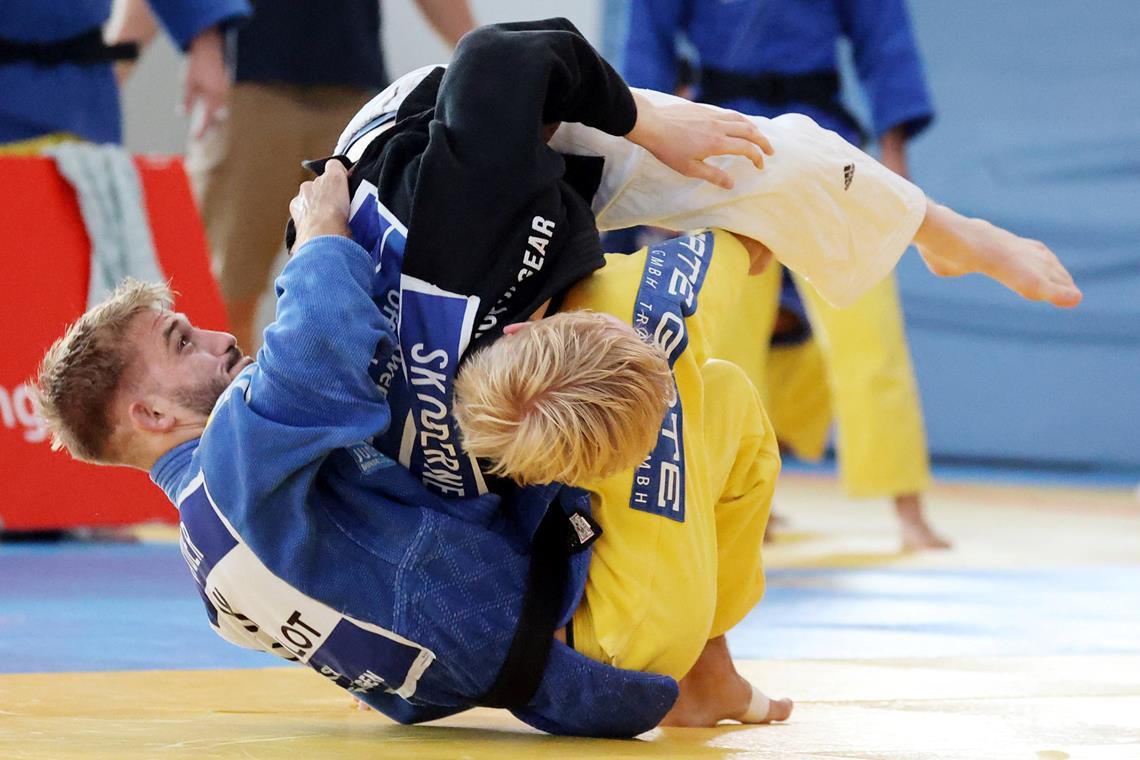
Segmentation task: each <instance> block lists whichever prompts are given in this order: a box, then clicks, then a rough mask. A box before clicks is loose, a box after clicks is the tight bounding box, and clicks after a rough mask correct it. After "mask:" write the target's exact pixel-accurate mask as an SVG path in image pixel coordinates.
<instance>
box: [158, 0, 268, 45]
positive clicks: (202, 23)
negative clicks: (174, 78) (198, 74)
mask: <svg viewBox="0 0 1140 760" xmlns="http://www.w3.org/2000/svg"><path fill="white" fill-rule="evenodd" d="M149 4H150V7H151V10H152V11H154V13H155V15H156V16H157V17H158V20H159V21H161V22H162V25H163V26H164V27H165V28H166V31H167V32H168V33H169V34H170V36H171V38H173V40H174V42H175V44H176V45H178V47H179V49H181V50H189V48H190V44H191V43H192V42H193V41H194V40H195V38H197V37H198V35H200V34H202V32H204V31H206V30H208V29H212V28H217V29H222V28H224V27H225V26H227V25H229V24H233V23H236V22H239V21H241V20H244V19H246V18H248V17H249V15H250V13H251V8H250V5H249V3H248V2H247V0H149Z"/></svg>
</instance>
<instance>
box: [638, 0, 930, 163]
mask: <svg viewBox="0 0 1140 760" xmlns="http://www.w3.org/2000/svg"><path fill="white" fill-rule="evenodd" d="M678 36H682V37H683V38H685V39H687V40H688V42H689V43H691V44H692V46H693V47H694V48H695V49H696V54H697V56H698V58H699V62H698V63H699V64H700V65H702V66H708V67H712V68H716V69H721V70H724V71H730V72H734V73H741V74H760V73H773V74H805V73H809V72H819V71H835V70H837V69H838V59H837V45H838V42H839V39H840V38H841V37H846V38H847V39H848V40H850V42H851V46H852V50H853V53H854V57H855V68H856V70H857V72H858V75H859V79H860V82H861V83H862V85H863V88H864V90H865V92H866V95H867V100H868V102H869V105H870V110H871V117H872V119H873V125H872V126H873V131H874V134H875V135H876V136H880V135H882V134H883V133H884V132H886V131H888V130H890V129H891V128H893V127H897V126H904V127H905V128H906V130H907V132H908V133H909V134H910V135H914V134H917V133H918V132H920V131H921V130H923V129H924V128H925V127H926V126H927V125H928V124H929V123H930V121H931V119H932V118H933V116H934V110H933V107H932V105H931V101H930V94H929V93H928V92H927V89H926V84H925V82H924V80H923V74H922V63H921V60H920V59H919V55H918V49H917V47H916V45H915V41H914V34H913V32H912V31H911V26H910V19H909V17H908V16H907V12H906V5H905V2H904V0H739V1H738V2H724V0H632V5H631V8H630V16H629V24H628V38H627V41H626V46H625V60H624V62H623V66H622V74H623V75H624V76H625V78H626V80H627V81H628V82H629V83H630V84H631V85H633V86H635V87H646V88H648V89H652V90H661V91H663V92H673V91H674V89H675V86H676V83H677V63H678V52H677V38H678ZM697 98H698V99H700V91H699V88H698V92H697ZM717 105H721V106H725V107H726V108H732V109H735V110H738V111H742V112H744V113H749V114H753V115H756V116H768V117H772V116H778V115H779V114H781V113H786V112H789V111H794V112H798V113H804V114H807V115H808V116H810V117H812V118H813V119H815V120H816V121H817V122H818V123H819V124H821V125H823V126H824V127H827V128H828V129H832V130H835V131H836V132H839V133H840V134H841V135H843V136H844V137H845V138H847V139H848V140H849V141H852V142H858V134H857V132H856V131H855V130H853V129H852V128H851V126H850V125H849V124H846V123H844V122H843V121H841V120H840V119H838V118H836V117H835V115H834V114H833V113H829V112H825V111H823V110H821V109H819V108H815V107H812V106H810V105H807V104H802V103H800V104H796V103H791V104H786V105H781V106H778V107H774V106H772V105H770V104H765V103H761V102H758V101H755V100H751V99H748V98H740V99H734V100H729V101H727V102H722V103H717Z"/></svg>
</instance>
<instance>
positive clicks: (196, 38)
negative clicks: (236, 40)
mask: <svg viewBox="0 0 1140 760" xmlns="http://www.w3.org/2000/svg"><path fill="white" fill-rule="evenodd" d="M129 2H130V0H127V2H122V0H119V1H118V2H116V3H115V8H114V18H112V0H102V1H100V0H88V1H87V2H82V3H78V2H75V0H10V1H9V2H7V3H4V6H3V12H2V13H0V153H9V154H14V153H34V152H38V151H39V149H40V148H42V147H44V146H46V145H49V144H51V143H53V142H59V141H61V140H66V139H80V140H88V141H91V142H97V143H118V142H121V141H122V114H121V112H120V109H119V88H118V85H117V83H116V81H115V73H114V71H113V69H112V64H113V63H114V62H115V61H125V60H128V59H131V58H133V57H134V56H136V55H137V52H138V49H137V46H135V45H133V44H131V43H134V42H136V41H137V40H138V38H137V37H134V36H132V31H133V29H135V28H137V27H136V26H135V24H136V22H131V23H129V24H125V23H124V21H125V19H126V18H127V16H128V15H129V14H128V7H127V6H128V5H129ZM153 5H154V10H155V12H156V13H157V14H158V17H159V20H160V21H161V22H162V24H163V26H164V27H165V28H166V30H167V31H168V32H169V33H170V36H171V37H172V38H173V40H174V42H175V44H176V45H178V47H179V48H180V49H181V50H182V51H183V52H185V53H186V56H187V79H186V82H185V95H184V97H185V100H186V101H187V102H195V101H198V100H200V99H203V98H207V97H208V93H212V92H215V91H216V90H217V89H218V88H219V87H224V86H225V78H224V74H225V68H224V66H223V65H222V61H223V45H222V31H223V30H225V29H226V28H228V27H230V26H232V25H234V24H235V23H236V22H239V21H241V20H242V19H244V18H246V17H247V16H248V15H249V12H250V8H249V3H247V2H246V0H153ZM104 25H106V29H104ZM149 27H150V29H151V34H153V30H154V24H153V22H150V24H149Z"/></svg>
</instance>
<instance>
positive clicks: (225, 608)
mask: <svg viewBox="0 0 1140 760" xmlns="http://www.w3.org/2000/svg"><path fill="white" fill-rule="evenodd" d="M374 275H375V265H374V262H373V259H372V258H371V257H370V255H369V253H368V252H367V251H365V250H364V249H363V248H361V247H360V246H359V245H357V244H356V243H354V242H352V241H351V240H348V239H347V238H339V237H323V238H317V239H316V240H313V241H310V242H309V243H307V244H306V245H304V246H302V247H301V248H300V249H299V250H297V251H296V252H295V253H294V255H293V257H292V259H291V260H290V261H289V263H288V265H287V266H286V267H285V270H284V272H283V273H282V275H281V277H280V278H279V279H278V281H277V295H278V307H277V320H276V321H275V322H274V323H273V324H272V325H271V326H270V327H269V328H268V329H267V330H266V333H265V344H264V346H263V348H262V349H261V351H260V352H259V354H258V357H257V363H256V364H254V365H252V366H250V367H249V368H247V369H246V370H245V371H243V372H242V373H241V375H239V377H238V378H237V379H236V380H235V381H234V383H233V384H231V386H230V387H229V388H228V389H227V391H226V392H225V393H224V394H223V396H222V397H221V399H219V401H218V403H217V405H216V406H215V409H214V412H213V414H212V416H211V418H210V421H209V423H208V424H207V426H206V429H205V432H204V433H203V435H202V437H201V438H199V439H196V440H193V441H190V442H188V443H185V444H183V445H181V446H179V447H177V448H175V449H173V450H171V451H170V452H168V453H167V454H165V455H164V456H163V457H162V458H161V459H160V460H159V461H158V462H157V463H156V464H155V466H154V468H153V469H152V471H151V477H152V478H153V479H154V481H155V482H156V483H157V484H158V485H159V486H161V487H162V488H163V490H164V491H165V492H166V494H167V495H168V496H169V497H170V499H171V500H172V501H174V503H175V504H177V505H178V507H179V512H180V518H181V544H182V553H183V556H184V557H185V559H186V561H187V563H188V564H189V566H190V568H191V570H192V572H193V574H194V577H195V580H196V581H197V584H198V587H199V590H200V592H201V595H202V598H203V601H204V602H205V605H206V609H207V613H208V615H209V618H210V621H211V623H212V625H213V626H214V627H215V629H216V630H217V631H218V633H220V634H221V635H222V636H224V637H225V638H227V639H228V640H230V641H232V642H234V643H236V644H239V645H241V646H246V647H250V648H254V649H260V650H263V651H270V652H275V653H276V654H278V655H280V656H283V657H285V658H287V659H293V660H298V661H300V662H302V663H304V664H306V665H308V666H309V667H311V668H313V669H314V670H316V671H318V672H319V673H321V674H322V675H324V676H325V677H327V678H329V679H330V680H332V681H334V682H335V683H337V684H338V685H340V686H342V687H343V688H345V689H348V690H349V691H352V692H353V693H355V694H356V695H357V696H359V697H360V698H361V699H363V700H364V701H366V702H367V703H368V704H370V705H371V706H372V707H374V708H376V709H377V710H379V711H381V712H383V713H384V714H386V715H388V716H389V717H392V718H394V719H395V720H398V721H401V722H419V721H425V720H433V719H435V718H439V717H443V716H446V715H449V714H452V713H455V712H458V711H461V710H463V709H465V708H468V707H471V706H474V705H475V704H477V702H478V700H479V698H480V697H481V696H482V695H483V694H485V693H486V692H487V690H488V689H489V688H490V686H491V684H492V683H493V682H494V679H495V677H496V675H497V674H498V671H499V668H500V666H501V663H502V662H503V660H504V658H505V656H506V652H507V649H508V647H509V645H510V642H511V638H512V635H513V634H514V631H515V628H516V624H517V621H518V617H519V610H520V604H521V601H522V598H523V592H524V586H525V579H526V570H527V566H528V547H529V545H530V533H531V532H532V531H533V515H535V514H538V515H541V514H542V512H543V511H544V509H545V506H546V505H547V504H549V503H550V502H551V501H552V500H554V499H557V501H558V504H559V505H560V506H561V507H563V508H565V509H573V508H578V509H588V508H589V499H588V497H587V496H586V495H585V494H584V493H582V492H579V491H574V490H572V489H559V487H558V486H550V487H544V488H532V489H526V490H524V491H519V492H515V493H513V494H512V496H511V498H510V499H509V500H507V501H502V500H500V497H499V496H496V495H494V494H483V495H480V496H475V497H473V498H466V499H456V498H443V497H441V496H437V495H434V494H433V493H431V492H430V491H429V490H428V489H427V488H426V487H425V486H424V485H423V484H422V483H421V482H420V480H419V479H418V478H417V477H415V476H414V475H412V474H411V473H410V472H408V471H407V470H406V469H404V468H403V467H400V466H399V465H398V464H397V463H395V462H394V461H393V460H392V459H391V458H389V457H387V456H385V455H384V454H382V453H380V451H378V450H377V449H376V448H374V447H373V446H372V445H371V444H370V443H369V441H370V440H371V438H372V436H374V435H375V434H376V433H377V432H379V431H383V430H385V429H386V428H387V427H388V426H389V423H390V412H389V406H388V404H387V403H386V400H385V398H384V397H383V396H382V395H381V391H380V390H379V389H378V387H377V385H376V383H375V382H374V381H373V380H372V379H371V378H370V376H369V372H368V370H369V366H370V363H371V360H372V359H373V357H374V355H377V354H381V355H382V354H384V353H385V352H386V351H389V350H390V349H391V348H392V347H393V346H395V335H394V333H393V331H392V329H391V323H390V322H389V320H388V319H386V318H385V316H384V315H382V314H381V312H380V310H379V309H377V308H376V305H375V303H374V302H373V288H374V283H373V277H374ZM588 563H589V552H588V551H586V552H583V553H581V554H578V555H575V559H574V560H573V567H572V572H571V582H570V583H569V584H568V587H567V588H566V589H565V592H564V594H563V600H562V613H561V616H560V620H561V623H560V624H565V622H566V621H568V620H569V618H570V616H571V615H572V613H573V610H574V608H575V607H576V606H577V604H578V601H579V600H580V598H581V594H582V591H583V589H584V586H585V573H586V568H587V566H588ZM676 695H677V686H676V683H675V682H674V681H673V680H672V679H670V678H667V677H664V676H657V675H652V674H646V673H634V672H630V671H623V670H619V669H617V668H613V667H610V666H607V665H603V664H600V663H597V662H593V661H591V660H589V659H587V658H585V657H584V656H582V655H580V654H578V653H577V652H575V651H573V650H572V649H570V648H569V647H566V646H565V645H563V644H560V643H558V642H555V644H554V649H553V651H552V653H551V656H550V660H549V663H548V666H547V669H546V671H545V673H544V676H543V679H542V682H541V684H540V686H539V688H538V692H537V693H536V694H535V696H534V698H533V699H532V700H531V702H530V703H529V704H528V705H527V706H526V707H525V708H524V709H520V710H515V711H514V712H515V714H516V715H517V716H518V717H519V718H521V719H522V720H524V721H526V722H527V723H529V724H530V725H532V726H535V727H537V728H539V729H542V730H544V731H549V732H553V733H570V734H582V735H593V736H630V735H634V734H637V733H640V732H642V731H645V730H648V729H650V728H652V727H653V726H654V725H656V724H657V722H658V721H659V720H660V719H661V717H662V716H663V715H664V713H665V712H666V711H667V710H668V709H669V707H670V706H671V705H672V703H673V701H674V700H675V699H676Z"/></svg>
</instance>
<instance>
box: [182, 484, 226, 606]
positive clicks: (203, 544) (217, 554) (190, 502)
mask: <svg viewBox="0 0 1140 760" xmlns="http://www.w3.org/2000/svg"><path fill="white" fill-rule="evenodd" d="M178 512H179V517H180V521H181V523H180V525H179V526H178V530H179V537H178V543H179V546H180V547H181V549H182V558H183V559H185V560H186V564H187V565H189V566H190V570H191V571H192V572H193V573H194V578H195V580H196V581H197V582H198V585H199V586H201V587H202V588H205V586H206V576H208V575H209V574H210V571H211V570H213V569H214V565H216V564H218V563H219V562H221V561H222V557H224V556H226V555H227V554H229V553H230V550H231V549H233V548H234V547H235V546H237V539H236V538H234V537H233V534H231V533H230V531H229V529H228V528H227V527H226V526H225V523H223V522H222V520H221V518H220V517H218V513H217V512H215V511H214V506H213V505H212V504H210V499H209V498H208V497H207V496H206V487H205V486H204V485H200V486H199V487H198V488H196V489H195V490H194V491H192V492H191V493H190V494H189V495H188V496H187V497H186V498H184V499H183V500H182V503H181V504H180V505H179V506H178Z"/></svg>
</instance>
